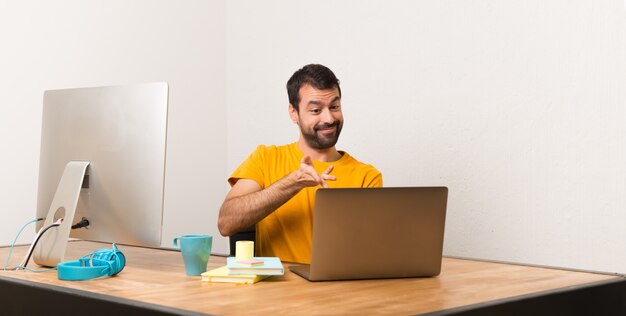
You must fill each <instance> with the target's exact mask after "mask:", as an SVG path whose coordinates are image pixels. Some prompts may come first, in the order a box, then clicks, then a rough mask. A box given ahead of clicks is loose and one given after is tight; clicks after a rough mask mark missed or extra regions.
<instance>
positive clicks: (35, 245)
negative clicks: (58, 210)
mask: <svg viewBox="0 0 626 316" xmlns="http://www.w3.org/2000/svg"><path fill="white" fill-rule="evenodd" d="M57 226H61V224H52V225H50V226H48V227H46V228H45V229H44V230H43V231H42V232H41V234H39V235H38V236H37V239H35V242H33V247H32V249H33V251H31V252H30V253H29V254H28V257H27V258H26V261H25V262H24V267H26V266H28V260H30V256H31V255H32V254H33V252H35V247H37V242H39V239H41V236H43V234H45V233H46V232H47V231H48V229H50V228H52V227H57Z"/></svg>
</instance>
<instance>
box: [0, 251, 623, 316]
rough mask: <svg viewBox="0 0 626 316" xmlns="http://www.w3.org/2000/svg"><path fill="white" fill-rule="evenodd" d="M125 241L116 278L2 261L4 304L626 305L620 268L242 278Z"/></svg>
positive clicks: (477, 264)
mask: <svg viewBox="0 0 626 316" xmlns="http://www.w3.org/2000/svg"><path fill="white" fill-rule="evenodd" d="M105 247H106V248H108V247H110V245H108V244H100V243H93V242H84V241H74V242H70V244H69V246H68V250H67V253H66V260H75V259H77V258H79V257H81V256H82V255H84V254H86V253H88V252H91V251H93V250H96V249H100V248H105ZM119 248H120V249H121V250H122V251H123V253H124V254H125V256H126V258H127V266H126V268H125V269H124V270H123V271H122V273H120V274H119V275H118V276H116V277H113V278H101V279H97V280H89V281H61V280H59V279H58V278H57V275H56V271H51V272H45V273H33V272H28V271H0V314H3V315H4V314H22V315H27V314H34V313H40V312H46V313H47V314H58V313H60V312H70V314H82V315H85V314H87V315H93V314H94V313H96V314H97V312H98V311H100V312H102V313H101V314H107V315H112V314H111V313H112V312H113V313H114V312H120V313H122V312H124V313H128V312H130V313H133V314H159V313H160V314H196V313H202V314H219V315H223V314H289V315H291V314H329V315H336V314H403V315H404V314H422V313H426V314H432V315H449V314H463V315H513V314H519V315H522V313H518V312H528V313H532V314H534V315H538V314H539V315H542V314H545V315H548V313H550V314H551V313H552V312H555V313H556V314H559V313H558V312H559V311H562V312H563V313H562V314H565V313H568V314H571V312H574V314H576V313H577V312H589V313H588V314H594V315H600V314H601V313H602V312H606V311H611V312H613V311H614V312H617V314H624V313H625V312H626V307H625V306H624V304H626V281H625V280H624V278H623V277H621V276H617V275H606V274H597V273H587V272H575V271H566V270H558V269H548V268H539V267H529V266H521V265H511V264H502V263H493V262H484V261H474V260H462V259H453V258H444V260H443V267H442V274H441V275H440V276H438V277H435V278H408V279H389V280H362V281H340V282H317V283H312V282H308V281H306V280H304V279H302V278H300V277H299V276H297V275H294V274H292V273H291V272H289V271H288V270H287V269H286V270H285V275H284V276H282V277H272V278H270V279H267V280H265V281H262V282H259V283H257V284H254V285H235V284H218V283H205V282H201V281H200V280H199V279H200V277H188V276H186V275H185V273H184V267H183V262H182V257H181V255H180V253H179V252H176V251H171V250H164V249H149V248H139V247H130V246H119ZM26 250H27V249H26V247H18V248H16V249H14V251H13V259H12V260H11V263H10V266H13V265H15V264H16V263H17V262H19V261H20V260H21V258H22V257H23V255H24V253H25V252H26ZM7 254H8V248H6V247H5V248H0V259H1V260H2V263H4V260H5V259H6V256H7ZM224 264H225V258H224V257H219V256H212V257H211V259H210V262H209V268H215V267H218V266H221V265H224ZM590 299H591V300H592V301H589V300H590ZM585 301H587V302H585ZM553 308H557V309H556V310H553ZM598 312H599V313H598ZM124 315H126V314H124Z"/></svg>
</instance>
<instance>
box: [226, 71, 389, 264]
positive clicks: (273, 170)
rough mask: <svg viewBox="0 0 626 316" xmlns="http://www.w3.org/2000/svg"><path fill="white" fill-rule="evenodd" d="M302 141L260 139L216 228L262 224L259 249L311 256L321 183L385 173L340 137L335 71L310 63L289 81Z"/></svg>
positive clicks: (366, 182) (233, 180)
mask: <svg viewBox="0 0 626 316" xmlns="http://www.w3.org/2000/svg"><path fill="white" fill-rule="evenodd" d="M287 94H288V96H289V116H290V117H291V120H292V121H293V122H294V123H295V124H297V125H298V126H299V127H300V138H299V139H298V141H297V142H295V143H292V144H288V145H283V146H263V145H261V146H258V147H257V148H256V150H255V151H254V152H253V153H252V154H251V155H250V157H248V159H247V160H245V161H244V162H243V163H242V164H241V165H240V166H239V168H237V170H235V172H233V174H232V176H231V177H230V178H229V179H228V182H229V183H230V185H231V186H232V188H231V190H230V192H229V193H228V194H227V195H226V199H225V200H224V203H223V204H222V207H221V208H220V214H219V218H218V228H219V230H220V233H221V234H222V235H223V236H231V235H233V234H235V233H237V232H239V231H240V230H242V229H245V228H247V227H250V226H252V225H255V224H256V245H255V246H256V247H255V248H256V250H255V255H256V256H276V257H279V258H280V259H281V260H283V261H289V262H299V263H310V261H311V233H312V227H313V204H314V201H315V191H316V190H317V188H319V187H324V188H326V187H378V186H382V183H383V179H382V175H381V173H380V172H379V171H378V170H376V169H375V168H374V167H373V166H371V165H367V164H364V163H361V162H359V161H357V160H356V159H354V158H353V157H352V156H350V155H349V154H348V153H346V152H343V151H337V149H335V144H336V143H337V139H338V138H339V134H340V133H341V128H342V127H343V114H342V112H341V89H340V88H339V80H338V79H337V78H336V77H335V75H334V74H333V72H332V71H331V70H330V69H328V68H326V67H325V66H322V65H307V66H304V67H303V68H302V69H300V70H298V71H296V72H295V73H294V74H293V76H292V77H291V78H290V79H289V81H288V82H287Z"/></svg>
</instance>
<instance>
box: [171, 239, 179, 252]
mask: <svg viewBox="0 0 626 316" xmlns="http://www.w3.org/2000/svg"><path fill="white" fill-rule="evenodd" d="M172 245H173V246H174V248H176V249H180V247H179V246H178V237H176V238H174V240H172Z"/></svg>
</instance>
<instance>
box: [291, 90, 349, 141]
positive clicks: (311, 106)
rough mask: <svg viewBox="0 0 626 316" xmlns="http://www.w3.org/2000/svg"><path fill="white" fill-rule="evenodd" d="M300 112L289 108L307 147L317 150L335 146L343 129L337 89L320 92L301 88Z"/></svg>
mask: <svg viewBox="0 0 626 316" xmlns="http://www.w3.org/2000/svg"><path fill="white" fill-rule="evenodd" d="M299 107H300V111H299V112H297V111H296V110H295V109H294V108H293V107H291V106H290V107H289V109H290V110H289V112H290V115H291V119H292V120H293V121H294V122H296V123H298V125H299V126H300V132H301V133H302V136H303V137H304V139H305V141H306V143H307V145H308V146H309V147H311V148H315V149H326V148H331V147H333V146H335V144H336V143H337V140H338V139H339V134H340V133H341V128H342V127H343V114H342V113H341V98H340V96H339V90H338V89H337V88H333V89H326V90H318V89H315V88H313V87H312V86H310V85H304V86H302V87H301V88H300V104H299Z"/></svg>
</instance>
